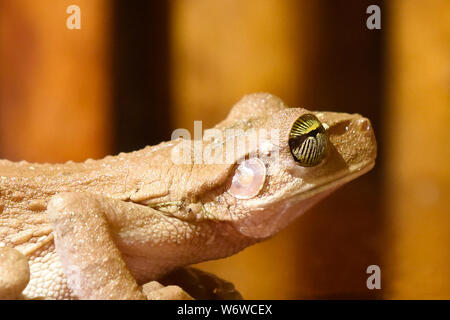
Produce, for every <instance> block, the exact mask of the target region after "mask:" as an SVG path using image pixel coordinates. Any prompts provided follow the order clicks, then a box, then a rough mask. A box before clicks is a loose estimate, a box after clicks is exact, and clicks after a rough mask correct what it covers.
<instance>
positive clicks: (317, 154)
mask: <svg viewBox="0 0 450 320" xmlns="http://www.w3.org/2000/svg"><path fill="white" fill-rule="evenodd" d="M327 141H328V139H327V134H326V131H325V128H324V127H323V125H322V123H321V122H320V121H319V119H317V118H316V116H314V115H313V114H310V113H307V114H304V115H302V116H301V117H299V118H298V119H297V120H296V121H295V122H294V124H293V125H292V128H291V132H290V133H289V148H290V149H291V153H292V155H293V156H294V159H295V161H297V162H298V163H299V164H300V165H301V166H303V167H313V166H315V165H317V164H319V163H320V161H321V160H322V159H323V157H324V155H325V151H326V149H327Z"/></svg>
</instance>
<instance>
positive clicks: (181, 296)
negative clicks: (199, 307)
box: [142, 281, 194, 300]
mask: <svg viewBox="0 0 450 320" xmlns="http://www.w3.org/2000/svg"><path fill="white" fill-rule="evenodd" d="M142 290H143V292H144V294H145V295H146V296H147V299H148V300H194V299H193V298H192V297H191V296H190V295H189V294H188V293H187V292H186V291H184V290H183V289H182V288H181V287H179V286H163V285H162V284H160V283H159V282H156V281H151V282H149V283H146V284H144V285H143V286H142Z"/></svg>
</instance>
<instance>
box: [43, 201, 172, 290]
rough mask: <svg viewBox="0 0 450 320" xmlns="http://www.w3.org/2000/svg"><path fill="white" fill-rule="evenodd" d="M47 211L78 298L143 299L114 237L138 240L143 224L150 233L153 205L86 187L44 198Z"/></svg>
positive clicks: (63, 263) (56, 241)
mask: <svg viewBox="0 0 450 320" xmlns="http://www.w3.org/2000/svg"><path fill="white" fill-rule="evenodd" d="M47 215H48V218H49V220H50V221H51V223H52V224H53V228H54V234H55V246H56V252H57V253H58V256H59V257H60V260H61V264H62V267H63V270H64V273H65V275H66V277H67V280H68V284H69V287H70V288H71V289H72V291H73V292H74V293H75V295H76V296H77V297H78V298H80V299H146V295H145V294H144V292H143V291H142V288H141V287H140V286H139V285H138V283H137V282H136V280H135V278H134V277H133V275H132V274H131V272H130V270H129V269H128V268H127V265H126V263H125V260H124V259H123V257H122V252H121V251H120V250H119V248H118V246H117V242H118V240H120V239H121V238H125V241H129V242H133V239H134V238H136V242H139V237H141V238H142V237H143V236H144V237H145V235H142V232H143V231H142V230H144V232H148V233H149V234H151V233H153V231H154V230H152V225H151V224H152V219H154V215H155V214H154V212H153V211H152V209H150V208H148V207H146V206H142V205H138V204H134V203H130V202H124V201H121V200H116V199H111V198H107V197H103V196H99V195H93V194H89V193H61V194H58V195H56V196H54V197H53V198H52V199H51V201H50V202H49V204H48V207H47ZM139 230H141V231H139ZM122 240H124V239H122ZM133 250H136V249H133ZM149 267H150V266H149ZM168 298H170V297H168Z"/></svg>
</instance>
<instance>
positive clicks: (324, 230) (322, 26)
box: [298, 0, 385, 298]
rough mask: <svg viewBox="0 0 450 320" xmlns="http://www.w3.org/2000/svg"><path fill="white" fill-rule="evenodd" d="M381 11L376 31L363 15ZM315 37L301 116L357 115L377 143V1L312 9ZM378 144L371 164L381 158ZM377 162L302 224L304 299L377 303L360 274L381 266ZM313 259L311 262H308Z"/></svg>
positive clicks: (380, 57) (379, 63)
mask: <svg viewBox="0 0 450 320" xmlns="http://www.w3.org/2000/svg"><path fill="white" fill-rule="evenodd" d="M371 4H377V5H379V6H380V7H381V13H382V22H381V23H382V29H381V30H369V29H367V27H366V19H367V17H368V16H369V15H368V14H366V9H367V7H368V6H369V5H371ZM316 5H317V7H316V10H315V12H316V19H315V21H317V23H316V28H315V30H314V31H315V32H316V35H315V37H314V40H313V42H312V43H311V44H310V45H311V47H312V48H313V49H311V54H310V56H308V57H306V60H307V61H305V62H304V63H303V65H305V66H307V68H308V69H307V70H308V71H307V74H308V76H309V78H308V79H309V80H308V81H306V82H305V85H306V88H303V90H302V91H303V92H304V95H303V96H302V103H303V105H304V106H305V107H307V108H308V109H314V110H329V111H338V112H348V113H355V112H356V113H361V114H363V115H364V116H366V117H368V118H370V119H371V121H372V124H373V126H374V128H375V133H376V136H377V138H378V141H382V135H381V133H382V132H383V123H382V121H381V119H382V110H383V109H382V103H383V100H384V99H383V91H382V89H383V88H382V79H383V49H384V48H383V46H382V40H383V38H382V32H383V27H384V26H383V22H384V20H383V17H384V13H385V11H384V10H385V9H384V7H383V3H382V1H359V0H358V1H342V0H341V1H326V0H322V1H318V2H316ZM383 152H384V150H383V144H379V152H378V157H379V158H380V157H382V155H383ZM381 171H382V168H381V166H380V161H378V163H377V165H376V166H375V168H374V169H373V170H372V171H371V172H370V173H368V174H367V175H365V176H363V177H361V178H359V179H357V180H356V181H353V182H352V183H350V184H348V185H346V186H344V187H343V188H341V189H339V190H338V191H336V192H335V193H334V194H333V195H331V196H330V197H329V198H328V199H327V200H326V201H323V202H322V203H320V204H319V205H318V206H317V207H316V208H315V209H313V210H312V211H311V212H310V213H308V214H306V215H305V216H304V217H303V219H304V220H303V221H302V224H301V226H300V229H301V230H299V232H298V235H299V241H298V243H299V245H300V246H301V250H300V252H301V253H300V255H299V257H298V259H300V261H299V263H303V265H304V268H303V269H302V270H303V271H304V274H302V276H301V284H300V287H301V288H302V291H303V292H304V295H305V296H306V297H315V298H336V297H337V298H346V297H352V298H379V297H380V296H381V295H382V291H380V290H369V289H367V287H366V280H367V278H368V277H369V275H368V274H367V273H366V268H367V267H368V266H369V265H372V264H376V265H379V266H380V267H381V270H383V265H384V260H383V258H384V255H383V253H384V252H385V248H384V242H383V241H384V240H383V239H384V232H385V230H384V229H383V228H384V225H385V224H384V220H385V217H384V216H383V213H382V209H381V206H380V203H381V202H382V194H383V192H382V190H381V183H380V182H381V181H380V177H381ZM312 257H313V258H312Z"/></svg>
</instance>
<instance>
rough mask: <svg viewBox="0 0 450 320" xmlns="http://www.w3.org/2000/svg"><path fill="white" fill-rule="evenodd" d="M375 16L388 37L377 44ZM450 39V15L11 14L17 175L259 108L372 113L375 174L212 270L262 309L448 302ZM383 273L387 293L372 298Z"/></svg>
mask: <svg viewBox="0 0 450 320" xmlns="http://www.w3.org/2000/svg"><path fill="white" fill-rule="evenodd" d="M72 4H75V5H78V6H79V7H80V10H81V29H79V30H78V29H73V30H70V29H68V28H67V27H66V20H67V18H68V17H69V16H70V14H69V13H66V9H67V7H68V6H69V5H72ZM372 4H377V5H379V6H380V8H381V29H380V30H376V29H375V30H369V29H368V28H367V27H366V19H367V18H368V17H369V14H367V13H366V9H367V7H368V6H369V5H372ZM449 26H450V2H449V1H445V0H431V1H420V0H392V1H365V0H353V1H343V0H339V1H326V0H317V1H308V0H304V1H297V0H245V1H239V0H227V1H225V0H173V1H158V2H156V1H140V2H126V1H120V0H115V1H107V0H60V1H54V0H40V1H33V0H0V158H7V159H11V160H22V159H25V160H28V161H39V162H44V161H46V162H62V161H66V160H76V161H82V160H84V159H86V158H89V157H91V158H100V157H103V156H105V155H107V154H110V153H117V152H119V151H131V150H136V149H138V148H141V147H143V146H145V145H152V144H156V143H158V142H160V141H162V140H169V139H170V136H171V132H172V130H173V129H175V128H180V127H181V128H187V129H189V130H192V128H193V121H194V120H202V121H203V127H204V128H206V127H210V126H213V125H214V124H215V123H216V122H218V121H220V120H222V119H223V118H224V117H225V116H226V114H227V113H228V111H229V109H230V108H231V106H232V105H233V104H234V103H235V102H236V101H237V100H239V99H240V97H241V96H242V95H244V94H246V93H252V92H258V91H267V92H271V93H273V94H276V95H278V96H280V97H281V98H282V99H283V100H284V101H285V102H286V103H287V104H288V105H290V106H302V107H306V108H308V109H313V110H330V111H344V112H357V113H361V114H363V115H365V116H367V117H369V118H370V119H371V120H372V123H373V126H374V128H375V130H376V135H377V140H378V144H379V155H378V160H377V165H376V167H375V169H374V170H373V171H371V172H370V173H369V174H367V175H365V176H363V177H361V178H359V179H358V180H357V181H354V182H352V183H350V184H349V185H347V186H344V187H343V188H342V189H340V190H339V191H337V192H335V193H334V194H333V195H332V196H330V197H329V198H328V199H326V200H324V201H323V202H322V203H321V204H319V205H318V206H317V207H315V208H314V209H312V210H310V211H309V212H308V213H306V214H305V215H304V216H302V217H300V218H299V219H298V220H297V221H296V222H295V223H294V224H293V225H291V226H289V227H288V228H287V229H285V230H284V231H282V232H281V233H280V234H279V235H277V236H276V237H275V238H273V239H271V240H269V241H267V242H265V243H262V244H258V245H255V246H253V247H250V248H248V249H246V250H245V251H243V252H241V253H239V254H237V255H235V256H233V257H230V258H227V259H223V260H218V261H212V262H207V263H202V264H200V265H199V267H200V268H202V269H204V270H208V271H211V272H213V273H215V274H217V275H219V276H221V277H223V278H225V279H227V280H230V281H232V282H233V283H234V284H235V286H236V287H237V288H238V289H239V290H240V292H241V293H242V294H243V296H244V297H245V298H246V299H305V298H363V299H365V298H368V299H371V298H377V299H380V298H383V299H411V298H413V299H433V298H435V299H442V298H446V299H449V298H450V275H449V270H450V268H449V266H450V249H449V243H450V233H449V231H450V218H449V214H450V210H449V208H450V201H449V195H450V164H449V160H450V148H449V145H448V143H449V138H450V129H449V127H450V126H449V120H450V90H449V80H450V57H449V54H450V50H449V49H450V48H449V43H450V41H449V40H450V28H449ZM373 264H375V265H378V266H380V268H381V286H382V288H381V289H380V290H376V289H375V290H369V289H368V288H367V287H366V279H367V277H368V276H369V275H368V274H367V273H366V269H367V267H368V266H369V265H373Z"/></svg>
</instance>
